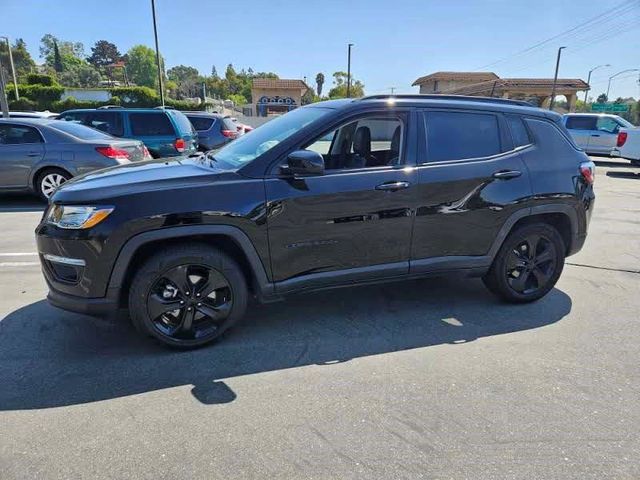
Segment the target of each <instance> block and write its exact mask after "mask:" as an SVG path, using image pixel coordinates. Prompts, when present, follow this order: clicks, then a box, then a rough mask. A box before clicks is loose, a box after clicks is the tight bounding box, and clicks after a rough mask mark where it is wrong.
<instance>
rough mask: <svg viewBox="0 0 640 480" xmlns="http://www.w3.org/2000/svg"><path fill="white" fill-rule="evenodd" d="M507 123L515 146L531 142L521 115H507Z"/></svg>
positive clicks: (522, 145)
mask: <svg viewBox="0 0 640 480" xmlns="http://www.w3.org/2000/svg"><path fill="white" fill-rule="evenodd" d="M507 123H508V124H509V130H510V131H511V139H512V141H513V146H514V147H515V148H517V147H524V146H525V145H530V144H531V143H532V140H531V136H530V135H529V131H528V130H527V127H526V126H525V124H524V122H523V121H522V118H521V117H519V116H517V115H507Z"/></svg>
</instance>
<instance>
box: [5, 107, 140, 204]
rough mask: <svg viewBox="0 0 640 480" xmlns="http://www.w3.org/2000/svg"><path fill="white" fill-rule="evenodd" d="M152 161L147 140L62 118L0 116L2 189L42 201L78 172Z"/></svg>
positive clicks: (83, 172) (79, 173) (80, 173)
mask: <svg viewBox="0 0 640 480" xmlns="http://www.w3.org/2000/svg"><path fill="white" fill-rule="evenodd" d="M147 159H151V156H150V155H149V152H148V151H147V149H146V147H145V146H144V144H143V143H142V142H140V141H138V140H126V139H120V138H116V137H112V136H111V135H107V134H106V133H103V132H100V131H98V130H95V129H93V128H89V127H85V126H84V125H78V124H75V123H71V122H64V121H62V120H47V119H30V118H29V119H27V118H20V119H17V118H16V119H0V192H7V191H30V192H34V193H37V194H38V195H40V197H41V198H42V199H44V200H46V199H48V198H49V197H50V196H51V194H52V193H53V192H54V191H55V189H56V188H58V187H59V186H60V185H61V184H62V183H64V182H66V181H67V180H69V179H70V178H72V177H75V176H76V175H82V174H85V173H87V172H91V171H93V170H97V169H100V168H106V167H111V166H114V165H122V164H125V163H129V162H135V161H140V160H147Z"/></svg>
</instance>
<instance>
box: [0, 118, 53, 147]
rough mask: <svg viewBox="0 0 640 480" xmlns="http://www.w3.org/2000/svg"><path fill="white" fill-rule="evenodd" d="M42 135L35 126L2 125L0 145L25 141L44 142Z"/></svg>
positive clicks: (18, 143)
mask: <svg viewBox="0 0 640 480" xmlns="http://www.w3.org/2000/svg"><path fill="white" fill-rule="evenodd" d="M43 142H44V140H42V135H40V132H38V130H36V129H35V128H33V127H27V126H25V125H11V124H7V123H5V124H3V125H0V145H21V144H25V143H43Z"/></svg>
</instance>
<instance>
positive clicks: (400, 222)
mask: <svg viewBox="0 0 640 480" xmlns="http://www.w3.org/2000/svg"><path fill="white" fill-rule="evenodd" d="M408 119H409V112H395V113H391V114H389V112H385V113H381V114H377V115H376V114H370V115H366V116H361V117H359V118H350V119H349V120H347V121H345V122H344V123H342V124H340V125H339V126H338V127H337V128H334V129H332V130H331V131H330V132H325V133H323V134H321V135H320V136H318V137H317V138H315V139H313V140H312V141H310V142H307V143H306V144H303V145H300V146H299V147H300V148H307V149H309V150H314V151H316V152H318V153H321V154H322V156H323V158H324V160H325V166H326V170H325V173H324V174H323V175H319V176H311V177H304V178H293V177H285V176H277V177H273V178H268V179H267V180H266V183H265V185H266V196H267V205H268V220H267V222H268V229H269V244H270V249H271V262H272V271H273V276H274V280H275V281H276V282H279V285H278V286H277V288H278V291H280V292H285V291H287V290H289V289H295V288H296V287H299V286H300V284H301V283H303V284H304V283H305V282H312V286H322V285H325V284H334V283H342V282H350V281H357V280H367V279H372V278H376V277H389V276H396V275H403V274H406V273H407V272H408V260H409V246H410V238H411V226H412V215H411V211H412V207H413V202H414V195H415V170H414V169H412V168H406V167H407V164H408V163H410V162H408V161H407V157H408V156H409V154H408V153H407V152H408V151H409V150H408V149H407V148H406V146H407V144H408V139H409V138H413V135H414V134H415V133H414V132H413V130H411V129H410V128H409V124H408ZM283 163H286V160H285V161H283Z"/></svg>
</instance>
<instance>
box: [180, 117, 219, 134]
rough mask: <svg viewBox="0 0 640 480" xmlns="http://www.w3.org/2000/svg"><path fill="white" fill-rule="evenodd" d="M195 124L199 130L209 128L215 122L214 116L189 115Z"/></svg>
mask: <svg viewBox="0 0 640 480" xmlns="http://www.w3.org/2000/svg"><path fill="white" fill-rule="evenodd" d="M187 118H188V119H189V121H190V122H191V125H193V128H195V129H196V130H199V131H204V130H209V129H210V128H211V125H213V122H215V119H214V118H207V117H187Z"/></svg>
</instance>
